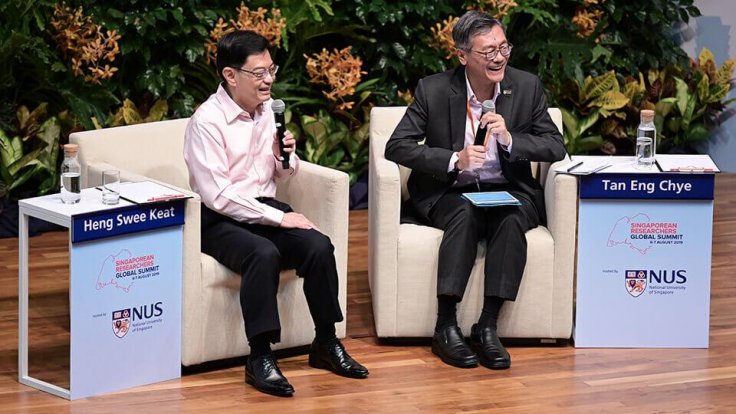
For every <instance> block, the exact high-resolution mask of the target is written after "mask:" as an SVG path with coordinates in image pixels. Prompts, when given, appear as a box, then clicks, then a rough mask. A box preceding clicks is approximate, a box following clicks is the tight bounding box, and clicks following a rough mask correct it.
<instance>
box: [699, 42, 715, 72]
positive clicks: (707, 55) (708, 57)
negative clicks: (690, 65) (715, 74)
mask: <svg viewBox="0 0 736 414" xmlns="http://www.w3.org/2000/svg"><path fill="white" fill-rule="evenodd" d="M715 64H716V59H715V57H713V52H711V51H710V49H708V48H707V47H704V48H703V49H702V50H701V51H700V54H699V55H698V66H700V67H701V68H702V67H706V66H709V65H710V66H715Z"/></svg>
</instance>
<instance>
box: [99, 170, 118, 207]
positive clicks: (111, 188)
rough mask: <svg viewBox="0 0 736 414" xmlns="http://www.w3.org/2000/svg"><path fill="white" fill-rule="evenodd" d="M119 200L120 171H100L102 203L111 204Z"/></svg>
mask: <svg viewBox="0 0 736 414" xmlns="http://www.w3.org/2000/svg"><path fill="white" fill-rule="evenodd" d="M118 202H120V171H118V170H106V171H103V172H102V204H108V205H113V204H117V203H118Z"/></svg>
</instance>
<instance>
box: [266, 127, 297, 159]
mask: <svg viewBox="0 0 736 414" xmlns="http://www.w3.org/2000/svg"><path fill="white" fill-rule="evenodd" d="M295 147H296V140H295V139H294V135H293V134H292V133H291V132H290V131H288V130H287V131H286V132H285V133H284V151H285V152H287V153H288V154H291V153H293V152H294V148H295ZM271 150H272V151H273V156H274V157H276V159H278V160H281V150H280V149H279V139H278V134H276V133H275V132H274V133H273V145H272V146H271Z"/></svg>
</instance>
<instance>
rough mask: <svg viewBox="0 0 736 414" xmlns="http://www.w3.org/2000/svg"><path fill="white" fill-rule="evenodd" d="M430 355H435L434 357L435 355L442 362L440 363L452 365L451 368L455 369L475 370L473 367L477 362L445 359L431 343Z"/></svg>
mask: <svg viewBox="0 0 736 414" xmlns="http://www.w3.org/2000/svg"><path fill="white" fill-rule="evenodd" d="M432 353H433V354H435V355H437V356H438V357H439V358H440V359H441V360H442V362H444V363H445V364H447V365H452V366H453V367H457V368H475V367H477V366H478V360H477V359H476V360H475V361H473V360H471V361H458V360H456V359H451V358H447V357H445V356H443V355H442V354H440V352H439V349H438V348H437V345H435V344H434V343H432Z"/></svg>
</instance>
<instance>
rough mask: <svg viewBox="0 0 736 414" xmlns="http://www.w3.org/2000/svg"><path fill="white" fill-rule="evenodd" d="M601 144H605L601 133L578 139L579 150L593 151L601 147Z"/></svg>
mask: <svg viewBox="0 0 736 414" xmlns="http://www.w3.org/2000/svg"><path fill="white" fill-rule="evenodd" d="M601 145H603V137H602V136H600V135H591V136H589V137H585V138H581V139H580V140H578V150H579V151H586V152H587V151H592V150H594V149H598V148H600V146H601Z"/></svg>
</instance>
